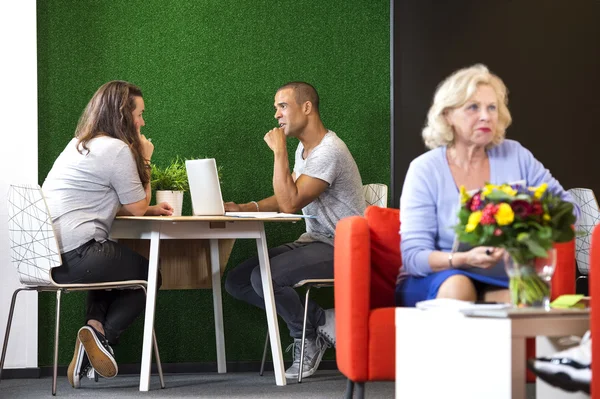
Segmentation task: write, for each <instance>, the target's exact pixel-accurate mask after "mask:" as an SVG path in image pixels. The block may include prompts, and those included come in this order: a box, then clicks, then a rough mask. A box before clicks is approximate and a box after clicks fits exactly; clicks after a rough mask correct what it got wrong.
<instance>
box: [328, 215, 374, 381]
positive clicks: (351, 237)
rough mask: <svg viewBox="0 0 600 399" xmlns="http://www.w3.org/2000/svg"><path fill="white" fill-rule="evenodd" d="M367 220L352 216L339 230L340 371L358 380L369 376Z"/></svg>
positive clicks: (336, 268)
mask: <svg viewBox="0 0 600 399" xmlns="http://www.w3.org/2000/svg"><path fill="white" fill-rule="evenodd" d="M369 234H370V233H369V226H368V224H367V220H366V219H365V218H364V217H361V216H352V217H348V218H344V219H342V220H340V221H339V222H338V224H337V227H336V230H335V244H334V279H335V288H334V295H335V319H336V320H335V328H336V357H337V363H338V368H339V370H340V371H341V372H342V373H344V374H345V375H346V376H348V377H349V376H353V379H356V380H363V381H364V380H366V378H367V376H368V362H367V360H368V354H369V349H368V342H369V339H368V338H369V312H370V287H371V250H370V236H369Z"/></svg>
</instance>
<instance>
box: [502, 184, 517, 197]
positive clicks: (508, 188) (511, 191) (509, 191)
mask: <svg viewBox="0 0 600 399" xmlns="http://www.w3.org/2000/svg"><path fill="white" fill-rule="evenodd" d="M500 190H501V191H503V192H504V193H506V194H508V195H510V196H511V197H514V196H515V195H517V190H515V189H513V188H512V187H511V186H509V185H508V184H503V185H502V187H500Z"/></svg>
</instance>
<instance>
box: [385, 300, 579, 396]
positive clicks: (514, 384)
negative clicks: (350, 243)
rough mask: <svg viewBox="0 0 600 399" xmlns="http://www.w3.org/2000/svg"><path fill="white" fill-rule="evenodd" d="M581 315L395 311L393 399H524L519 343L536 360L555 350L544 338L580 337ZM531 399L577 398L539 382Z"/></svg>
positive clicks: (515, 310)
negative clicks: (531, 345)
mask: <svg viewBox="0 0 600 399" xmlns="http://www.w3.org/2000/svg"><path fill="white" fill-rule="evenodd" d="M588 329H589V311H555V310H553V311H551V312H549V313H548V312H543V311H534V312H531V311H527V310H524V311H521V310H519V309H514V310H512V309H511V310H510V311H506V310H504V311H488V312H487V314H486V315H482V316H480V317H473V316H467V315H464V314H463V313H461V312H459V311H455V310H443V311H442V310H420V309H416V308H396V399H406V398H414V397H422V398H465V399H467V398H473V399H480V398H486V399H496V398H497V399H509V398H513V399H525V398H526V393H525V391H526V384H525V376H526V375H525V370H526V359H525V340H526V338H528V337H536V356H544V355H549V354H552V353H554V352H555V351H556V350H557V349H558V348H556V347H554V345H553V342H555V341H553V340H552V339H550V338H547V337H564V336H568V335H578V336H582V335H583V334H584V333H585V331H586V330H588ZM536 396H537V397H538V398H544V399H550V398H585V397H588V396H587V395H584V394H582V393H576V394H569V393H567V392H564V391H562V390H559V389H555V388H553V387H551V386H550V385H548V384H546V383H544V382H543V381H541V380H540V379H539V378H538V379H537V382H536Z"/></svg>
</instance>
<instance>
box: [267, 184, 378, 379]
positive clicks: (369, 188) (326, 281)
mask: <svg viewBox="0 0 600 399" xmlns="http://www.w3.org/2000/svg"><path fill="white" fill-rule="evenodd" d="M387 192H388V188H387V185H385V184H379V183H372V184H365V185H364V186H363V194H364V195H365V201H366V202H367V206H369V205H376V206H379V207H382V208H387ZM303 286H306V294H305V296H304V321H303V324H302V346H301V348H300V372H299V373H298V382H299V383H301V382H302V366H303V364H304V339H305V338H306V320H307V317H308V298H309V295H310V290H311V288H323V287H333V279H332V278H323V279H307V280H301V281H299V282H297V283H296V284H295V285H294V288H299V287H303ZM268 347H269V332H268V331H267V337H266V338H265V348H264V349H263V356H262V361H261V363H260V372H259V374H260V375H263V372H264V370H265V361H266V359H267V349H268Z"/></svg>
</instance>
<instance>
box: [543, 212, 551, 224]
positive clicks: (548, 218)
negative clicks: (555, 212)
mask: <svg viewBox="0 0 600 399" xmlns="http://www.w3.org/2000/svg"><path fill="white" fill-rule="evenodd" d="M550 220H552V218H551V217H550V215H548V214H547V213H544V221H545V222H549V221H550Z"/></svg>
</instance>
